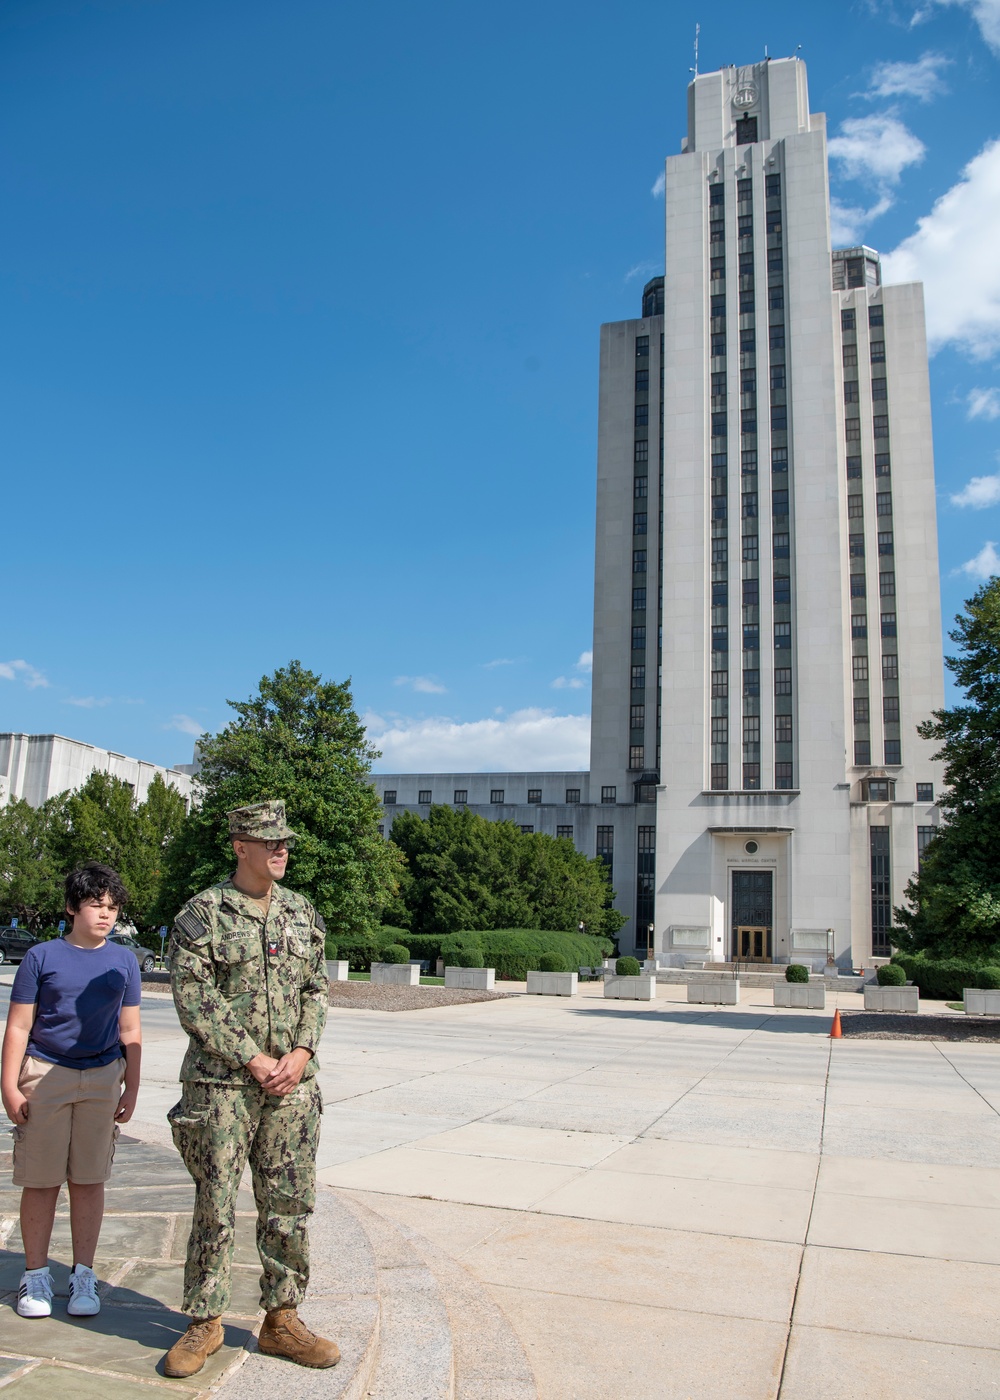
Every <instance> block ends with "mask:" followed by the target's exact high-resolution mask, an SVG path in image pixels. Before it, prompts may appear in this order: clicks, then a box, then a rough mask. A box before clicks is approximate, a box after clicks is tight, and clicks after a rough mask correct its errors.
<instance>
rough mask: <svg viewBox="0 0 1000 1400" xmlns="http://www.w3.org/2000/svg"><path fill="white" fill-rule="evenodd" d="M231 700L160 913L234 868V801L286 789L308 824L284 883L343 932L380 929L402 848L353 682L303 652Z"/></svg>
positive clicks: (177, 846)
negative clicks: (372, 777) (385, 811)
mask: <svg viewBox="0 0 1000 1400" xmlns="http://www.w3.org/2000/svg"><path fill="white" fill-rule="evenodd" d="M228 703H229V705H230V706H231V708H232V709H233V710H234V711H235V713H236V718H235V719H233V720H232V721H231V722H230V723H229V724H228V725H227V726H226V727H225V729H223V730H222V731H221V732H220V733H218V734H210V735H206V736H204V737H203V738H202V740H201V743H200V746H199V752H200V757H201V772H200V774H199V776H198V778H197V796H196V804H195V806H194V808H193V810H192V811H191V813H190V815H189V816H188V817H187V818H186V820H185V822H184V824H183V826H182V828H181V830H180V832H179V834H178V836H177V838H176V840H175V841H174V842H173V843H172V845H171V846H170V849H169V852H168V856H167V862H166V866H167V868H166V876H165V879H164V882H163V886H162V889H161V894H160V898H159V901H158V903H157V906H156V917H157V918H159V919H162V920H163V921H164V922H169V921H171V920H172V919H173V916H174V915H175V914H176V912H177V910H178V909H179V907H180V906H181V904H182V903H183V902H184V901H185V900H186V899H188V898H189V897H190V896H191V895H192V894H195V893H197V891H199V890H202V889H205V888H206V887H207V886H208V885H211V884H213V883H215V882H216V881H218V880H220V879H223V878H224V877H225V876H227V875H229V874H231V872H232V870H233V866H234V860H233V850H232V846H231V845H230V843H229V839H228V834H227V833H228V826H227V823H226V812H227V811H230V810H231V809H232V808H234V807H242V806H245V805H247V804H248V803H251V802H262V801H265V800H267V799H273V798H281V799H282V800H283V801H284V803H285V808H286V812H287V815H288V821H289V825H290V826H291V827H292V828H293V830H295V831H296V832H297V833H298V834H299V839H298V842H297V844H296V846H295V848H294V850H293V851H292V854H291V858H290V860H289V863H288V872H287V875H286V878H285V884H286V885H287V886H288V887H289V888H290V889H293V890H299V891H300V892H301V893H303V894H305V895H306V896H308V898H309V899H311V900H312V902H313V903H314V904H315V906H316V908H317V909H318V910H319V912H320V913H321V914H322V916H323V918H324V919H325V920H326V925H327V929H328V932H329V933H330V936H331V938H333V939H334V940H335V939H336V937H337V935H338V934H341V933H342V934H345V935H346V934H350V935H351V936H353V937H357V936H359V935H361V936H364V935H366V934H370V933H372V932H373V931H374V929H375V928H376V927H377V926H378V924H379V921H380V914H381V910H382V908H383V906H384V905H385V904H386V903H387V901H388V900H389V899H391V898H392V896H393V895H394V894H395V891H396V887H397V878H398V873H399V866H400V859H399V854H398V852H397V851H396V850H395V848H394V847H392V846H390V845H389V843H388V842H386V841H384V840H383V839H382V837H381V836H380V835H379V832H378V824H379V821H380V820H381V818H382V809H381V806H380V803H379V800H378V796H377V794H376V792H375V789H374V787H373V786H372V784H371V782H370V781H369V774H370V771H371V764H372V760H373V759H374V758H377V757H378V754H377V752H376V750H375V749H373V748H372V746H371V745H370V744H369V743H368V742H367V740H366V738H365V729H364V725H363V724H362V723H361V720H360V719H359V718H358V715H357V713H356V712H355V710H354V705H353V700H352V698H351V691H350V685H349V682H345V683H343V684H339V683H337V682H335V681H324V680H323V679H322V678H321V677H320V676H318V675H316V674H314V673H313V672H312V671H308V670H306V669H305V667H303V666H302V664H301V663H300V662H298V661H292V662H289V664H288V665H287V666H285V667H283V668H282V669H280V670H278V671H275V673H274V675H272V676H264V677H263V678H262V679H261V682H260V688H259V690H258V692H257V694H256V695H253V696H251V697H250V699H249V700H245V701H234V700H230V701H229V702H228Z"/></svg>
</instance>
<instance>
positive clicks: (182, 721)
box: [163, 715, 205, 738]
mask: <svg viewBox="0 0 1000 1400" xmlns="http://www.w3.org/2000/svg"><path fill="white" fill-rule="evenodd" d="M163 727H164V729H179V730H180V732H181V733H182V734H193V735H195V737H196V738H200V737H201V735H202V734H204V732H205V726H204V725H203V724H199V723H198V721H197V720H196V719H192V718H191V716H190V715H174V716H173V718H172V719H170V720H169V721H168V723H166V724H165V725H164V726H163Z"/></svg>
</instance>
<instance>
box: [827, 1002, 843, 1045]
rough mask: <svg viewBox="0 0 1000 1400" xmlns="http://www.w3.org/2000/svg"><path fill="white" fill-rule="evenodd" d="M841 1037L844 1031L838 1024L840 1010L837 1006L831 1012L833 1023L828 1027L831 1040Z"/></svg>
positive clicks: (841, 1038) (840, 1038)
mask: <svg viewBox="0 0 1000 1400" xmlns="http://www.w3.org/2000/svg"><path fill="white" fill-rule="evenodd" d="M843 1038H844V1032H843V1029H842V1027H841V1024H840V1010H839V1008H838V1009H837V1010H836V1011H835V1012H834V1013H833V1025H832V1026H831V1027H830V1039H831V1040H843Z"/></svg>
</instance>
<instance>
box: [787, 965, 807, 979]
mask: <svg viewBox="0 0 1000 1400" xmlns="http://www.w3.org/2000/svg"><path fill="white" fill-rule="evenodd" d="M785 981H786V982H808V981H809V969H808V968H807V967H803V966H802V964H801V963H789V964H788V966H787V967H786V968H785Z"/></svg>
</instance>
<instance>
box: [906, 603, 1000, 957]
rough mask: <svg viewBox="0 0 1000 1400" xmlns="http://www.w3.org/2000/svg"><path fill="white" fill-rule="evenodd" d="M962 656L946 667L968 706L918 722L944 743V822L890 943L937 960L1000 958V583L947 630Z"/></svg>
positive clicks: (969, 605)
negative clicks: (946, 957) (926, 953)
mask: <svg viewBox="0 0 1000 1400" xmlns="http://www.w3.org/2000/svg"><path fill="white" fill-rule="evenodd" d="M949 636H950V637H951V640H952V641H953V642H956V643H957V644H958V648H959V650H958V654H957V655H955V656H950V657H948V659H947V666H948V668H949V670H950V671H951V672H952V673H953V675H954V676H955V679H956V681H957V682H958V684H959V686H961V688H962V690H963V691H964V692H965V700H964V701H963V703H962V704H959V705H954V706H952V707H951V708H950V709H945V710H936V711H935V712H934V718H933V719H931V720H928V721H927V722H926V723H924V724H922V725H920V727H919V732H920V734H921V735H922V736H923V737H924V738H925V739H932V740H935V741H936V742H937V743H939V744H940V745H941V747H940V749H939V751H938V753H937V754H936V755H935V757H938V758H941V759H943V760H944V764H945V783H946V788H945V791H944V792H943V793H942V794H941V796H940V798H939V806H940V807H941V809H942V811H943V813H944V815H945V821H944V823H943V824H942V827H941V830H940V832H939V834H938V835H937V836H935V838H934V840H933V841H932V842H931V844H930V845H929V846H928V848H927V850H926V852H925V855H924V859H923V864H922V866H921V869H920V872H919V874H918V875H916V876H915V877H914V879H913V880H911V881H910V883H909V885H908V886H907V890H906V896H907V901H908V907H905V908H902V909H897V910H896V921H897V924H898V925H899V928H898V929H897V931H896V932H895V933H894V935H893V941H894V942H895V943H896V944H897V945H898V946H899V947H901V948H902V949H904V951H910V952H916V951H918V950H920V949H925V950H927V951H928V952H931V953H933V954H935V955H937V956H960V957H963V956H964V957H970V956H971V957H974V958H994V957H997V956H1000V578H993V579H991V580H990V581H989V583H986V584H984V585H983V587H982V588H980V589H979V591H978V592H977V593H976V594H975V595H974V596H973V597H972V598H970V599H969V600H968V601H967V602H966V604H965V611H964V613H960V614H959V616H958V617H957V618H956V626H955V630H954V631H953V632H950V633H949Z"/></svg>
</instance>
